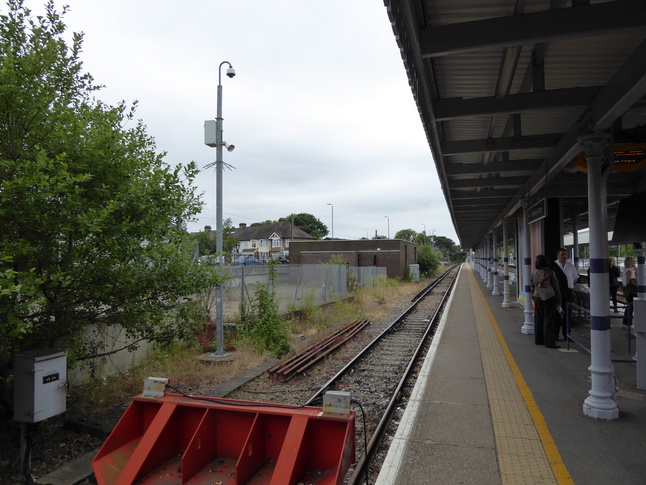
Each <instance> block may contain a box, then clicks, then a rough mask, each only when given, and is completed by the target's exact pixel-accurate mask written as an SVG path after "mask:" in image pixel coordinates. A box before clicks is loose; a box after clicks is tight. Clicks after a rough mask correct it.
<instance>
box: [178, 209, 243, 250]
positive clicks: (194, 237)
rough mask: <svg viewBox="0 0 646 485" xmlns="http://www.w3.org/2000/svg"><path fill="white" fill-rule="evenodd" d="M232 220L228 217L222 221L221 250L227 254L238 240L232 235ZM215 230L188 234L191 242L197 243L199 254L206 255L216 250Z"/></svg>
mask: <svg viewBox="0 0 646 485" xmlns="http://www.w3.org/2000/svg"><path fill="white" fill-rule="evenodd" d="M233 231H234V228H233V222H232V221H231V219H230V218H228V219H225V220H224V221H223V222H222V250H223V251H224V252H225V253H227V254H229V253H231V252H232V251H233V248H235V247H236V246H237V245H238V240H237V239H236V238H235V236H234V235H233ZM216 235H217V232H216V231H208V232H207V231H200V232H196V233H193V234H190V235H189V239H190V240H191V241H192V242H196V243H197V244H198V252H199V255H200V256H208V255H211V254H215V253H216V252H217V245H216Z"/></svg>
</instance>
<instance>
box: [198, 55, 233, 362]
mask: <svg viewBox="0 0 646 485" xmlns="http://www.w3.org/2000/svg"><path fill="white" fill-rule="evenodd" d="M224 64H227V65H228V66H229V67H228V69H227V72H226V74H227V76H228V77H234V76H235V75H236V71H235V69H233V66H232V65H231V63H230V62H229V61H223V62H221V63H220V66H219V67H218V93H217V95H218V106H217V114H216V118H215V125H214V126H213V122H212V121H207V122H205V124H204V128H205V144H206V145H208V146H210V147H213V146H215V178H216V201H217V202H216V204H217V206H216V219H217V226H216V235H215V248H216V252H217V253H218V266H219V267H220V269H221V268H222V265H223V262H224V261H223V256H222V252H223V247H222V171H223V161H222V147H223V146H225V145H226V147H227V150H228V151H233V149H234V148H235V147H234V146H233V145H229V144H228V143H226V142H225V141H223V140H222V66H223V65H224ZM213 129H215V137H213V132H212V131H213ZM223 303H224V302H223V295H222V288H221V287H218V289H217V292H216V313H215V315H216V316H215V330H216V334H217V335H216V342H217V350H216V352H215V355H225V353H224V323H223V320H224V312H223Z"/></svg>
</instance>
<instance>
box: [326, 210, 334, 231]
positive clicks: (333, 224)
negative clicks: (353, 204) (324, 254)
mask: <svg viewBox="0 0 646 485" xmlns="http://www.w3.org/2000/svg"><path fill="white" fill-rule="evenodd" d="M326 205H331V206H332V239H334V204H326Z"/></svg>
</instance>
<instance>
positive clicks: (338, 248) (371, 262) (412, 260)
mask: <svg viewBox="0 0 646 485" xmlns="http://www.w3.org/2000/svg"><path fill="white" fill-rule="evenodd" d="M289 253H290V258H289V262H290V264H321V263H327V262H329V261H330V259H332V258H333V257H334V256H340V257H342V258H343V259H344V260H345V261H347V263H348V265H350V266H356V267H364V266H379V267H384V268H386V273H387V275H388V277H389V278H405V277H406V273H407V269H408V265H410V264H417V244H414V243H411V242H408V241H403V240H401V239H365V240H364V239H361V240H357V241H346V240H336V239H334V240H325V241H294V242H292V243H291V244H290V247H289Z"/></svg>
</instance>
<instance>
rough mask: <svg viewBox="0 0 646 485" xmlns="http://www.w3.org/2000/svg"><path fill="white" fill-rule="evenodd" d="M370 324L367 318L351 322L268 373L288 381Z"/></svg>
mask: <svg viewBox="0 0 646 485" xmlns="http://www.w3.org/2000/svg"><path fill="white" fill-rule="evenodd" d="M369 324H370V322H369V321H368V320H365V319H364V320H357V321H355V322H353V323H350V324H348V325H346V326H344V327H343V328H341V329H339V330H337V331H336V332H334V333H333V334H331V335H330V336H328V337H326V338H325V339H323V340H321V341H319V342H316V343H314V344H312V345H310V346H309V347H307V348H305V349H304V350H303V351H301V352H299V353H298V354H296V355H294V356H293V357H291V358H289V359H287V360H285V361H284V362H279V363H278V364H276V365H275V366H273V367H271V368H269V369H268V370H267V373H268V374H269V375H270V377H274V378H278V379H280V380H281V381H283V382H287V381H289V380H290V379H291V378H292V377H294V376H295V375H296V374H300V373H303V372H304V371H305V370H307V369H309V368H310V367H311V366H313V365H314V364H316V363H317V362H318V361H319V360H321V359H323V358H324V357H326V356H328V355H329V354H331V353H332V352H334V351H336V350H337V349H338V348H339V347H341V346H342V345H343V344H345V343H346V342H347V341H348V340H350V339H351V338H353V337H354V336H355V335H356V334H357V333H359V332H360V331H361V330H363V329H364V328H365V327H366V326H367V325H369Z"/></svg>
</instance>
